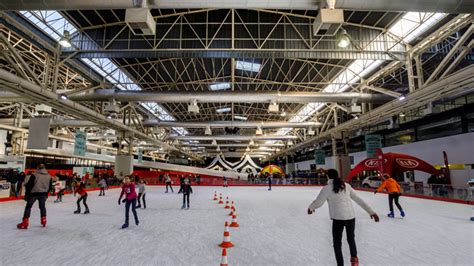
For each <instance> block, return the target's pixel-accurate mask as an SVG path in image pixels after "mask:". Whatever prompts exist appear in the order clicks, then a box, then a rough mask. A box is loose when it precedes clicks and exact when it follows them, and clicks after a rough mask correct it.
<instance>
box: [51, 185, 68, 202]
mask: <svg viewBox="0 0 474 266" xmlns="http://www.w3.org/2000/svg"><path fill="white" fill-rule="evenodd" d="M65 190H66V188H64V187H63V185H62V184H61V182H60V181H59V180H57V181H56V183H55V184H54V192H55V193H56V200H55V201H54V202H55V203H58V202H63V195H64V191H65Z"/></svg>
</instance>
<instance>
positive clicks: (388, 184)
mask: <svg viewBox="0 0 474 266" xmlns="http://www.w3.org/2000/svg"><path fill="white" fill-rule="evenodd" d="M382 180H383V182H382V184H381V185H380V187H379V188H377V190H375V192H374V193H375V194H377V192H382V191H383V190H384V189H385V190H387V193H388V205H389V208H390V213H389V214H388V215H387V216H388V217H390V218H393V217H395V214H394V213H393V201H395V205H397V208H398V210H400V215H401V216H402V217H405V212H404V211H403V209H402V206H401V205H400V203H398V198H399V197H400V195H401V193H400V185H399V184H398V183H397V181H396V180H395V179H393V178H392V177H390V176H389V175H388V174H383V175H382Z"/></svg>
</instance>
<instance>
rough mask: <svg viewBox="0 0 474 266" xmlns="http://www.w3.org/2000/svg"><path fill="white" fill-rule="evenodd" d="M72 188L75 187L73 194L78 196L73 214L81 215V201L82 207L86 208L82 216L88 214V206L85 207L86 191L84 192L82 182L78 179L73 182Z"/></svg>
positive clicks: (84, 188)
mask: <svg viewBox="0 0 474 266" xmlns="http://www.w3.org/2000/svg"><path fill="white" fill-rule="evenodd" d="M74 187H75V192H76V194H79V198H78V199H77V202H76V203H77V210H76V211H74V213H76V214H79V213H81V204H80V203H81V201H82V203H83V204H84V207H85V208H86V211H85V212H84V214H88V213H89V206H87V191H86V185H85V184H84V182H82V181H81V179H80V178H77V179H76V182H74Z"/></svg>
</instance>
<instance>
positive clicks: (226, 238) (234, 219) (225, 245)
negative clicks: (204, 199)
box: [213, 191, 240, 266]
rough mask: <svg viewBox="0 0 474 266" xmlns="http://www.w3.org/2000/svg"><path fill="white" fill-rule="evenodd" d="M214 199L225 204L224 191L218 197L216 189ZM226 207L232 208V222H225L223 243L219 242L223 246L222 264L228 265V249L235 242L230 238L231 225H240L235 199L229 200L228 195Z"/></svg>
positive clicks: (223, 265)
mask: <svg viewBox="0 0 474 266" xmlns="http://www.w3.org/2000/svg"><path fill="white" fill-rule="evenodd" d="M213 200H218V204H224V200H223V197H222V193H219V197H217V192H216V191H214V198H213ZM224 208H225V209H230V213H229V214H228V215H229V216H231V217H232V222H227V221H226V222H225V224H224V239H223V240H222V243H220V244H219V246H220V247H222V257H221V263H220V265H221V266H228V261H227V249H229V248H232V247H234V244H233V243H232V241H231V239H230V230H229V228H230V227H233V228H237V227H239V226H240V225H239V223H238V222H237V211H236V208H235V202H234V201H229V197H226V201H225V207H224Z"/></svg>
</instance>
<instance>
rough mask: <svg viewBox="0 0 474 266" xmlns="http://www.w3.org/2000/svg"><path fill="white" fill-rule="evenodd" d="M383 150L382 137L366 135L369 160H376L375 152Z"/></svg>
mask: <svg viewBox="0 0 474 266" xmlns="http://www.w3.org/2000/svg"><path fill="white" fill-rule="evenodd" d="M379 148H382V136H381V135H365V150H366V151H367V158H375V157H376V156H375V150H376V149H379Z"/></svg>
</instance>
